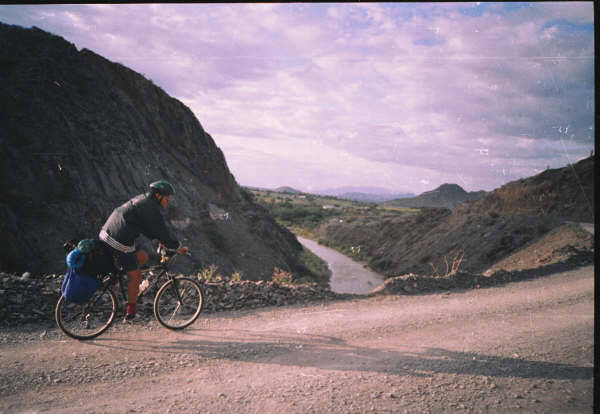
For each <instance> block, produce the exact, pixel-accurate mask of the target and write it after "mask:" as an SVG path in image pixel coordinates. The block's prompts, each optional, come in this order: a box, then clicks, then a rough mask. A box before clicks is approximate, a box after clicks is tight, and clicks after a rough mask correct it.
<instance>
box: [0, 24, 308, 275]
mask: <svg viewBox="0 0 600 414" xmlns="http://www.w3.org/2000/svg"><path fill="white" fill-rule="evenodd" d="M0 157H1V160H2V162H1V163H0V270H5V271H16V272H22V271H30V272H33V273H49V272H61V271H64V268H65V264H64V257H65V252H64V250H63V248H62V243H63V242H64V241H66V240H68V239H71V238H75V239H81V238H86V237H97V235H98V232H99V230H100V228H101V226H102V224H103V223H104V221H105V220H106V218H107V217H108V215H109V214H110V213H111V211H112V209H113V208H115V207H116V206H118V205H120V204H122V203H123V202H125V201H126V200H128V199H129V198H130V197H132V196H135V195H137V194H140V193H142V192H144V191H146V189H147V186H148V184H149V183H151V182H153V181H156V180H159V179H165V180H168V181H170V182H172V183H173V184H174V185H175V187H176V197H175V199H174V202H173V203H172V204H171V205H170V206H169V208H168V210H167V212H166V213H167V217H168V221H169V225H170V226H171V227H172V230H173V232H174V233H175V234H176V235H177V236H178V237H179V238H180V239H181V240H184V243H185V244H186V245H188V246H189V247H190V249H191V252H192V255H193V256H192V259H191V260H188V261H187V262H186V263H184V264H183V267H182V269H181V270H182V271H184V270H185V271H194V270H197V269H198V268H199V267H201V266H203V265H208V264H216V265H217V266H219V270H220V272H221V273H223V274H231V273H232V272H234V271H236V272H240V273H241V274H242V277H243V278H245V279H253V280H258V279H267V280H268V279H270V278H271V276H272V273H273V269H274V268H275V267H279V268H281V269H285V270H290V271H293V270H294V266H296V264H297V263H296V261H297V259H296V258H297V255H298V253H299V252H300V250H301V246H300V244H299V243H298V242H297V240H296V239H295V237H294V236H293V235H292V234H291V233H290V232H289V231H287V230H285V229H283V228H282V227H280V226H279V225H277V223H276V222H275V221H274V220H273V219H272V218H271V217H270V216H269V215H268V214H267V212H266V211H265V210H264V209H263V208H261V207H260V206H258V205H256V204H254V203H253V202H252V198H251V196H249V195H248V194H247V193H245V191H244V190H242V189H241V188H240V186H239V185H238V183H237V182H236V180H235V178H234V177H233V175H232V174H231V172H230V171H229V169H228V167H227V164H226V162H225V157H224V155H223V153H222V151H221V150H220V149H219V148H218V147H217V145H216V144H215V141H214V140H213V138H212V137H211V136H210V135H209V134H208V133H207V132H206V131H204V129H203V128H202V126H201V124H200V123H199V122H198V120H197V119H196V117H195V116H194V114H193V113H192V112H191V110H190V109H189V108H187V107H186V106H185V105H183V104H182V103H181V102H180V101H178V100H176V99H174V98H172V97H170V96H169V95H167V94H166V93H165V92H164V91H163V90H162V89H161V88H160V87H158V86H157V85H154V84H153V83H152V81H150V80H148V79H146V78H144V76H142V75H140V74H139V73H136V72H134V71H133V70H130V69H128V68H126V67H125V66H123V65H121V64H119V63H114V62H111V61H109V60H107V59H105V58H103V57H102V56H99V55H97V54H96V53H94V52H92V51H90V50H86V49H83V50H77V48H76V47H75V46H74V45H73V44H71V43H69V42H67V41H66V40H64V39H63V38H61V37H58V36H55V35H52V34H50V33H47V32H44V31H42V30H40V29H38V28H35V27H34V28H32V29H25V28H21V27H18V26H10V25H5V24H2V23H0ZM215 211H221V212H225V214H218V215H215V214H213V213H214V212H215ZM140 243H141V244H142V245H143V246H145V247H146V249H151V246H150V245H149V241H147V240H146V241H144V240H142V241H141V242H140ZM182 262H183V261H182Z"/></svg>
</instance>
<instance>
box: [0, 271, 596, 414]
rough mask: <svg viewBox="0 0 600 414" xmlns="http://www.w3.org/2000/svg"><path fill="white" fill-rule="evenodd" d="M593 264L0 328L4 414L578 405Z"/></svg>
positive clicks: (589, 330)
mask: <svg viewBox="0 0 600 414" xmlns="http://www.w3.org/2000/svg"><path fill="white" fill-rule="evenodd" d="M593 287H594V275H593V267H592V266H588V267H584V268H580V269H578V270H575V271H570V272H567V273H559V274H554V275H551V276H547V277H544V278H541V279H536V280H531V281H526V282H519V283H513V284H509V285H506V286H503V287H495V288H489V289H481V290H472V291H465V292H452V293H445V294H442V293H438V294H430V295H418V296H390V297H378V298H370V299H362V300H354V301H345V302H336V303H332V304H326V305H322V306H318V305H317V306H308V307H307V306H303V307H300V306H293V307H285V308H270V309H267V310H259V311H256V310H255V311H248V312H231V313H219V314H213V315H209V316H206V317H203V318H201V319H200V320H199V321H198V322H197V323H196V324H195V325H194V326H193V327H192V328H191V329H188V330H186V331H184V332H182V333H174V332H169V331H167V330H164V329H163V328H159V327H158V326H157V324H156V323H155V322H152V323H149V324H147V325H143V326H138V327H132V326H123V325H122V324H120V323H118V324H117V325H116V326H115V327H113V328H111V330H110V331H109V332H107V333H106V334H104V335H103V336H102V337H100V338H99V339H97V340H94V341H89V342H78V341H73V340H70V339H66V337H64V336H63V335H62V334H61V333H59V332H57V331H56V330H54V329H48V330H47V331H44V330H35V329H34V330H31V331H29V332H23V330H20V331H10V332H7V331H4V332H2V333H1V334H0V341H1V345H0V412H2V413H21V412H22V413H33V412H36V413H41V412H52V413H68V412H69V413H70V412H72V413H82V412H86V413H104V412H108V413H113V412H115V413H149V412H157V413H165V412H167V413H168V412H171V413H180V412H194V413H195V412H203V413H310V412H314V413H365V412H377V413H384V412H393V413H402V412H407V413H417V412H418V413H426V412H432V413H439V412H490V413H495V412H502V413H508V412H510V413H517V412H523V413H535V412H540V413H549V412H554V413H561V414H562V413H570V412H572V413H582V412H583V413H585V412H592V400H593V394H592V392H593V386H592V376H593V372H592V371H593V368H592V367H593V365H592V364H593V318H594V308H593Z"/></svg>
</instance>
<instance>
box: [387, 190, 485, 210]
mask: <svg viewBox="0 0 600 414" xmlns="http://www.w3.org/2000/svg"><path fill="white" fill-rule="evenodd" d="M484 195H485V191H471V192H466V191H465V190H464V189H463V188H462V187H461V186H459V185H458V184H442V185H441V186H439V187H438V188H436V189H435V190H432V191H426V192H424V193H423V194H421V195H418V196H417V197H410V198H400V199H396V200H392V201H388V202H386V203H385V205H390V206H395V207H412V208H422V207H435V208H454V207H456V206H457V205H459V204H461V203H464V202H465V201H474V200H478V199H479V198H481V197H483V196H484Z"/></svg>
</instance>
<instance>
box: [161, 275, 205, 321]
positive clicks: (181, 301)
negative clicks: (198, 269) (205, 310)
mask: <svg viewBox="0 0 600 414" xmlns="http://www.w3.org/2000/svg"><path fill="white" fill-rule="evenodd" d="M203 303H204V297H203V295H202V288H201V287H200V285H199V284H198V282H196V281H195V280H193V279H188V278H186V277H178V278H175V279H171V280H169V281H168V282H166V283H165V284H164V285H162V286H161V287H160V289H159V290H158V292H157V293H156V297H155V298H154V316H155V317H156V320H157V321H158V322H159V323H160V324H161V325H162V326H164V327H165V328H168V329H174V330H177V329H183V328H185V327H187V326H190V325H191V324H192V323H194V321H195V320H196V318H198V315H200V312H202V304H203Z"/></svg>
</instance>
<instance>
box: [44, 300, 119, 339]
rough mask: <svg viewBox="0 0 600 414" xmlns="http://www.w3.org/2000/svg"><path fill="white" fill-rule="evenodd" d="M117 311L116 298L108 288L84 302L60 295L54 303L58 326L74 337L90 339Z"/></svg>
mask: <svg viewBox="0 0 600 414" xmlns="http://www.w3.org/2000/svg"><path fill="white" fill-rule="evenodd" d="M116 312H117V300H116V298H115V294H114V293H113V292H112V291H111V290H110V289H101V290H98V291H97V292H96V293H94V296H92V298H91V299H90V300H89V301H88V302H87V303H85V304H83V305H81V304H78V303H74V302H70V301H68V300H67V299H66V298H65V297H64V296H61V297H60V299H59V300H58V302H57V304H56V311H55V315H54V317H55V319H56V324H57V325H58V327H59V328H60V329H61V330H62V331H63V332H64V333H65V334H67V335H68V336H70V337H71V338H75V339H91V338H95V337H97V336H98V335H100V334H101V333H102V332H104V331H105V330H107V329H108V327H109V326H110V324H111V323H112V321H113V320H114V318H115V314H116Z"/></svg>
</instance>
